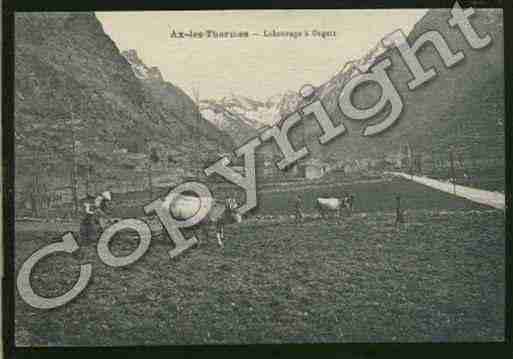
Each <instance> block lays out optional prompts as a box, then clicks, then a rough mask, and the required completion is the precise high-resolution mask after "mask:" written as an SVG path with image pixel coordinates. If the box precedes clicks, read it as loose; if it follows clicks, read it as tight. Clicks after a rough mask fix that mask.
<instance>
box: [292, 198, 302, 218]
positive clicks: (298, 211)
mask: <svg viewBox="0 0 513 359" xmlns="http://www.w3.org/2000/svg"><path fill="white" fill-rule="evenodd" d="M294 218H295V221H296V223H299V222H301V221H302V220H303V200H302V199H301V196H300V195H297V196H296V199H295V201H294Z"/></svg>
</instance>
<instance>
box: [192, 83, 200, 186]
mask: <svg viewBox="0 0 513 359" xmlns="http://www.w3.org/2000/svg"><path fill="white" fill-rule="evenodd" d="M194 98H195V100H196V126H193V129H192V134H191V138H192V142H193V143H194V144H195V146H198V142H199V141H198V136H197V133H196V132H197V131H196V129H197V128H198V126H199V123H200V119H201V113H200V95H199V88H198V87H196V88H195V89H194ZM193 153H194V154H195V156H194V162H195V164H194V165H195V166H198V167H197V168H196V177H197V178H199V177H200V173H201V168H200V167H199V158H200V155H199V151H197V150H196V151H193Z"/></svg>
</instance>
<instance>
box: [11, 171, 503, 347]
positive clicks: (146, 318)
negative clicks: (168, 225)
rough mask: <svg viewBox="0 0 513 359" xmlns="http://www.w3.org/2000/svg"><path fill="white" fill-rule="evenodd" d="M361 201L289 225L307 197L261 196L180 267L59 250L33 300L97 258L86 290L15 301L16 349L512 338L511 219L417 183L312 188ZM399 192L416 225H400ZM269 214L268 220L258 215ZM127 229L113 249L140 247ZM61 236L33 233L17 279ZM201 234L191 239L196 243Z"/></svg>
mask: <svg viewBox="0 0 513 359" xmlns="http://www.w3.org/2000/svg"><path fill="white" fill-rule="evenodd" d="M342 190H348V191H350V192H354V193H355V195H356V196H357V202H356V203H357V206H356V212H355V213H354V214H353V215H352V216H351V217H346V218H344V219H343V220H342V221H341V223H340V224H337V222H336V220H334V219H327V220H320V219H315V218H313V216H310V217H308V218H307V219H306V220H305V222H304V223H302V224H301V225H296V224H294V220H293V219H291V218H289V217H288V216H289V215H290V213H291V208H290V203H291V202H292V200H293V198H294V197H295V196H296V195H297V194H298V192H297V191H293V190H283V191H279V192H269V193H263V194H262V195H261V196H260V197H259V200H260V201H261V202H260V206H259V208H258V210H257V211H256V213H255V214H254V215H253V216H250V218H249V220H247V221H245V222H243V223H241V224H233V225H229V226H227V227H226V231H225V233H226V234H225V236H226V238H225V247H224V248H220V247H218V246H217V244H216V243H215V240H214V239H213V237H214V233H213V231H211V232H210V240H207V241H205V240H203V241H202V243H201V244H200V245H199V246H198V247H196V248H192V249H189V250H188V251H187V252H185V253H183V254H181V255H180V256H178V257H177V258H174V259H172V260H171V259H170V258H169V255H168V251H169V250H170V249H172V243H171V241H170V240H169V239H168V238H167V237H164V236H156V237H154V238H153V239H152V243H151V245H150V248H149V250H148V251H147V252H146V254H145V255H144V256H143V257H142V258H141V259H140V260H138V261H137V262H135V263H134V264H132V265H130V266H127V267H122V268H112V267H108V266H107V265H105V264H104V263H103V262H101V260H100V259H99V258H98V255H97V253H96V246H95V243H87V244H84V243H81V247H80V249H79V251H77V253H76V254H73V255H67V254H54V255H51V256H48V257H46V258H45V259H43V260H42V261H40V262H39V263H38V264H37V265H36V266H35V267H34V269H33V274H32V285H33V288H34V290H35V291H36V293H38V294H40V295H43V296H48V297H52V296H57V295H61V294H62V293H64V292H65V291H66V290H68V289H69V288H70V287H71V286H72V285H73V284H74V283H75V281H76V280H77V278H78V274H79V266H78V265H79V264H80V263H92V265H93V275H92V279H91V281H90V282H89V285H88V286H87V288H86V289H85V290H84V291H83V292H82V293H81V294H80V295H79V296H78V297H77V298H75V299H74V300H73V301H71V302H69V303H67V304H66V305H64V306H63V307H60V308H56V309H52V310H46V311H45V310H38V309H35V308H32V307H30V306H29V305H28V304H26V303H25V302H24V301H23V300H22V299H21V297H20V296H19V294H18V293H17V292H16V302H15V306H16V318H15V319H16V324H15V332H16V344H17V345H19V346H24V345H30V346H39V345H41V346H46V345H61V346H62V345H101V346H102V345H137V344H140V345H143V344H156V345H157V344H160V345H172V344H241V343H296V342H373V341H379V342H393V341H398V342H413V341H415V342H417V341H487V342H488V341H502V340H504V320H505V317H504V309H505V304H504V297H505V283H504V280H505V264H504V254H505V252H504V248H505V230H504V228H505V218H504V212H503V211H499V210H494V209H490V208H488V207H485V206H481V205H477V204H474V203H471V202H468V201H466V200H463V199H459V198H456V197H453V196H451V195H449V194H445V193H441V192H437V191H435V190H431V189H429V188H427V187H424V186H421V185H417V184H415V183H410V182H408V181H402V180H394V181H386V182H383V183H373V184H354V185H353V186H343V187H340V188H333V187H330V188H326V189H319V188H312V189H310V190H304V191H303V192H301V194H302V196H303V198H304V199H305V211H306V212H307V213H308V214H312V215H313V211H314V210H313V205H312V201H313V200H314V199H315V197H320V196H325V195H329V194H335V193H340V191H342ZM396 194H401V196H402V198H403V202H404V206H405V207H406V208H405V209H406V211H407V213H406V223H405V224H403V225H401V226H400V227H397V228H396V227H395V226H394V219H395V217H394V196H395V195H396ZM264 215H267V216H269V217H268V218H263V219H259V218H260V217H262V216H264ZM123 234H124V233H120V235H117V236H116V237H115V239H114V240H113V242H112V244H111V250H112V252H113V253H114V254H115V255H117V256H121V255H127V254H129V253H130V252H131V251H132V250H134V249H135V248H136V246H137V240H136V239H133V238H132V237H130V236H126V235H123ZM61 235H62V233H58V232H48V231H46V232H45V231H41V230H38V231H30V230H22V228H21V225H20V228H19V230H18V228H17V237H16V244H15V247H16V256H15V260H16V273H17V271H18V270H19V268H20V267H21V265H22V263H23V262H24V261H25V260H26V259H27V258H28V257H29V256H30V254H31V253H33V252H34V251H36V250H37V249H39V248H41V247H43V246H44V245H46V244H48V243H51V242H55V241H58V240H59V238H60V236H61ZM189 235H190V234H189Z"/></svg>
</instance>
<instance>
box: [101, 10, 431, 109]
mask: <svg viewBox="0 0 513 359" xmlns="http://www.w3.org/2000/svg"><path fill="white" fill-rule="evenodd" d="M426 11H427V10H425V9H387V10H372V9H369V10H246V11H242V10H229V11H227V10H224V11H138V12H96V16H97V17H98V19H99V20H100V21H101V23H102V25H103V29H104V31H105V32H106V33H107V34H108V35H109V36H110V37H111V38H112V39H113V40H114V42H115V43H116V44H117V46H118V48H119V49H120V50H127V49H135V50H137V53H138V55H139V57H140V58H141V59H142V61H143V62H144V63H145V64H146V65H147V66H157V67H158V68H159V69H160V71H161V72H162V75H163V77H164V79H165V80H166V81H169V82H171V83H173V84H174V85H177V86H179V87H180V88H182V89H183V90H184V91H186V92H187V93H188V94H189V95H190V96H193V95H194V90H195V89H197V90H198V92H199V96H200V98H202V99H205V98H208V99H220V98H222V97H224V96H230V95H243V96H247V97H250V98H254V99H259V100H265V99H267V98H269V97H271V96H275V95H279V94H281V93H284V92H286V91H298V90H299V89H300V88H301V87H302V86H303V85H304V84H312V85H314V86H317V85H321V84H322V83H324V82H326V81H327V80H329V79H330V77H331V76H333V75H334V74H335V73H337V72H338V71H339V70H340V69H341V68H342V67H343V65H344V64H345V63H346V62H347V61H351V60H353V59H358V58H360V57H361V56H363V55H365V54H366V53H367V51H369V50H370V49H371V48H372V47H374V46H375V45H376V44H377V43H378V42H379V41H380V40H381V38H382V37H384V36H385V35H386V34H388V33H391V32H393V31H395V30H397V29H402V30H403V31H404V32H405V33H408V32H409V31H410V30H411V29H412V27H413V25H414V24H415V23H416V22H417V21H418V20H420V18H421V17H422V16H423V15H424V14H425V12H426ZM172 30H175V31H177V32H178V31H183V32H186V31H189V30H192V31H193V32H205V31H206V30H214V31H218V32H226V31H235V32H241V31H247V32H248V33H250V34H251V33H257V34H260V35H259V36H257V35H250V37H247V38H223V39H214V38H202V39H191V38H186V39H181V38H171V36H170V33H171V31H172ZM273 30H276V31H289V32H293V31H297V32H302V33H303V34H304V31H308V32H309V33H310V34H311V36H309V37H304V36H302V37H299V38H297V39H293V38H291V37H264V36H262V35H263V34H264V31H266V32H268V33H269V32H272V31H273ZM314 30H316V31H319V32H320V31H329V32H335V33H336V36H329V37H325V38H324V39H323V38H322V37H319V36H312V34H313V31H314Z"/></svg>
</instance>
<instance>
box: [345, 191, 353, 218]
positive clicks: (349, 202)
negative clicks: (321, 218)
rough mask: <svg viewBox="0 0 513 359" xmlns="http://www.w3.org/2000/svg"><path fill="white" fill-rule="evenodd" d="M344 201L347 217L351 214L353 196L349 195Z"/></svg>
mask: <svg viewBox="0 0 513 359" xmlns="http://www.w3.org/2000/svg"><path fill="white" fill-rule="evenodd" d="M345 200H346V208H347V212H348V215H349V216H351V214H353V204H354V195H353V194H352V193H351V194H350V195H348V196H346V198H345Z"/></svg>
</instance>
